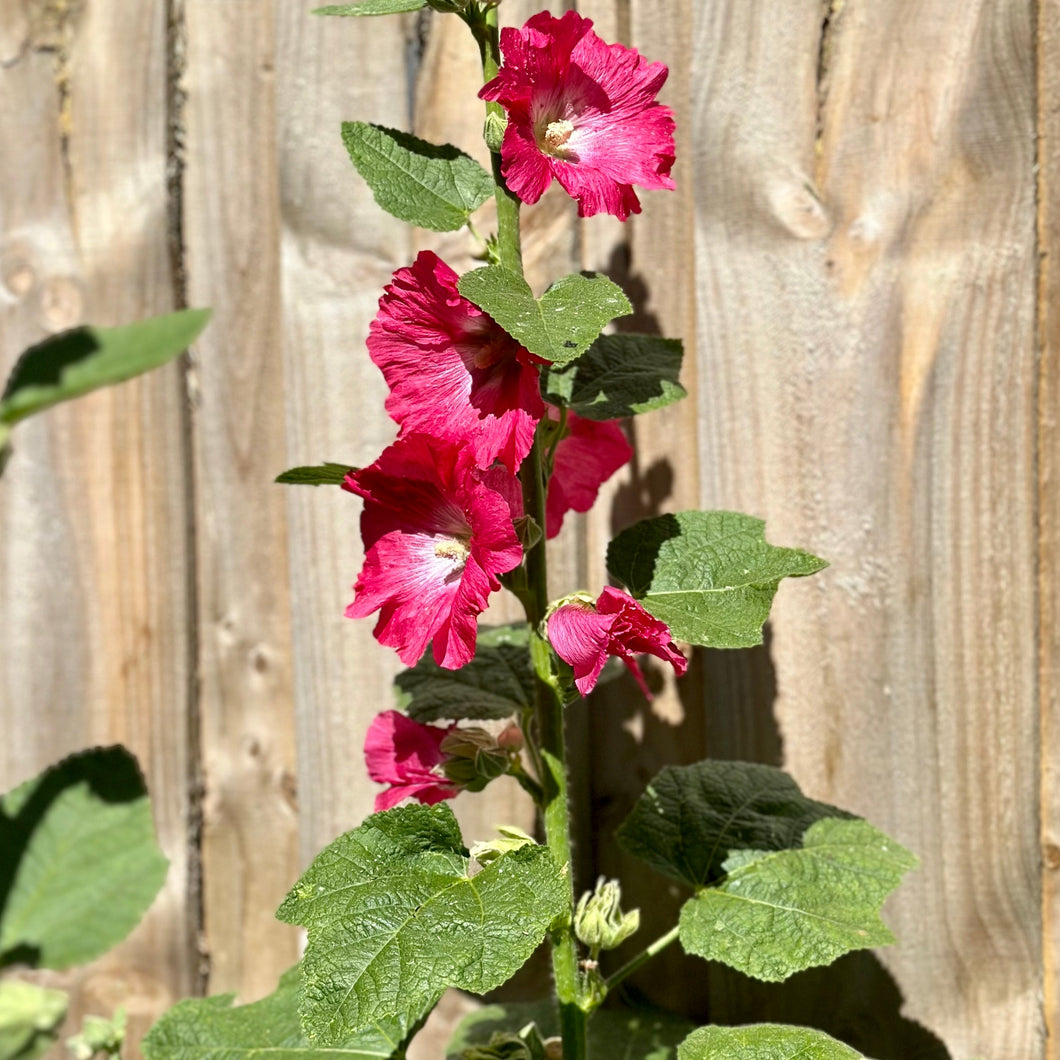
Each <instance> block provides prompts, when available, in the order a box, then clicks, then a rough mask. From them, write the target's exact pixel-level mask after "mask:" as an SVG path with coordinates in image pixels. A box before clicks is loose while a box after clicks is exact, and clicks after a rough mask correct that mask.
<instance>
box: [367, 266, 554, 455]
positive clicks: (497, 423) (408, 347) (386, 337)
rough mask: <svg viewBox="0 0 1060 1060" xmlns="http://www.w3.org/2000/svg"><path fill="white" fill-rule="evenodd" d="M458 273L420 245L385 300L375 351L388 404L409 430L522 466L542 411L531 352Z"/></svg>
mask: <svg viewBox="0 0 1060 1060" xmlns="http://www.w3.org/2000/svg"><path fill="white" fill-rule="evenodd" d="M457 279H458V277H457V274H456V273H455V272H453V270H452V269H451V268H450V267H449V266H448V265H446V264H445V262H444V261H442V260H441V259H440V258H439V257H438V256H437V255H435V254H432V253H431V252H430V251H426V250H425V251H422V252H421V253H420V254H419V255H418V256H417V258H416V260H415V262H414V263H413V264H412V265H411V266H409V267H407V268H403V269H398V271H397V272H395V273H394V277H393V279H392V281H391V282H390V284H389V285H388V286H387V287H386V288H385V290H384V292H383V296H382V298H380V300H379V313H378V315H377V316H376V318H375V320H373V321H372V324H371V328H370V329H369V333H368V352H369V354H370V355H371V358H372V360H373V361H374V362H375V364H376V365H377V366H378V367H379V368H380V370H381V371H382V373H383V376H384V378H385V379H386V382H387V385H388V386H389V387H390V396H389V397H388V398H387V401H386V409H387V412H389V413H390V415H391V417H392V418H393V419H394V420H395V421H396V422H397V423H399V424H400V425H401V428H402V430H403V431H416V432H423V433H426V434H431V435H433V436H434V437H436V438H447V439H451V440H453V441H459V442H463V443H465V444H466V445H468V446H469V447H470V448H471V450H472V452H473V455H474V459H475V462H476V463H477V464H478V466H479V467H483V468H485V467H489V465H490V464H492V463H493V461H494V460H500V461H501V462H502V463H503V464H504V465H505V467H507V468H508V470H509V471H511V472H513V473H514V472H515V471H516V470H517V469H518V467H519V463H520V462H521V461H522V459H523V457H525V456H526V454H527V453H528V452H529V450H530V446H531V445H532V444H533V440H534V428H535V427H536V426H537V422H538V420H540V419H541V417H542V415H544V403H543V402H542V400H541V395H540V393H539V389H538V372H537V367H536V365H538V364H543V363H544V362H543V361H542V360H541V359H540V358H538V357H535V356H534V355H533V354H531V353H529V352H528V351H527V350H525V349H524V348H523V347H522V346H520V345H519V343H518V342H516V341H515V339H513V338H511V337H510V336H509V335H508V333H507V332H505V331H503V330H501V328H500V327H499V326H498V325H497V324H496V323H494V321H493V319H492V318H491V317H489V316H488V315H487V314H485V313H483V312H482V310H481V309H479V308H477V307H476V306H475V305H473V304H472V303H471V302H469V301H468V300H467V299H466V298H464V297H462V296H461V295H460V294H459V293H458V291H457V289H456V283H457Z"/></svg>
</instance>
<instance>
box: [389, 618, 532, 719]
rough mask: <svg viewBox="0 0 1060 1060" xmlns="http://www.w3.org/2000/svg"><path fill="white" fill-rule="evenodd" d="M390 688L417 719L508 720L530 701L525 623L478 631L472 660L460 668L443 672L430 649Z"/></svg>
mask: <svg viewBox="0 0 1060 1060" xmlns="http://www.w3.org/2000/svg"><path fill="white" fill-rule="evenodd" d="M394 687H395V689H396V691H397V696H398V705H399V706H400V707H401V708H402V709H403V710H404V711H405V712H406V713H407V714H408V715H409V717H410V718H412V719H414V720H415V721H437V720H438V719H439V718H444V719H448V720H451V721H459V720H461V719H463V718H476V719H480V720H481V719H496V720H499V719H501V718H508V717H511V716H512V715H513V714H517V713H519V712H520V711H522V710H524V709H526V708H527V707H530V706H532V705H533V702H534V673H533V670H532V669H531V667H530V628H529V626H527V624H526V623H525V622H516V623H513V624H511V625H508V626H493V627H490V626H482V627H480V628H479V631H478V641H477V644H476V647H475V657H474V658H473V659H472V660H471V662H469V663H468V664H467V665H466V666H462V667H461V668H460V669H459V670H446V669H443V668H442V667H441V666H439V665H438V664H437V663H436V662H435V661H434V655H433V653H432V652H431V650H430V649H429V648H428V650H427V651H426V652H425V653H424V655H423V658H422V659H420V661H419V662H418V663H416V665H415V666H414V667H412V669H411V670H404V671H402V672H401V673H399V674H398V675H397V677H396V678H394Z"/></svg>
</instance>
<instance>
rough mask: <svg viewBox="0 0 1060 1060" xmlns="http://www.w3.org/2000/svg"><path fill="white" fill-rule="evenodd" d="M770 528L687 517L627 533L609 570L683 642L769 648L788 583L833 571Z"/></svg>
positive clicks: (722, 516)
mask: <svg viewBox="0 0 1060 1060" xmlns="http://www.w3.org/2000/svg"><path fill="white" fill-rule="evenodd" d="M764 528H765V523H764V522H763V521H762V520H761V519H756V518H754V517H753V516H750V515H741V514H740V513H739V512H697V511H691V512H679V513H678V514H676V515H661V516H659V517H658V518H655V519H645V520H643V521H641V522H639V523H635V524H634V525H633V526H631V527H629V529H627V530H623V531H622V533H620V534H619V535H618V536H617V537H616V538H614V540H613V541H612V542H611V543H610V545H608V548H607V569H608V570H609V571H610V572H611V574H613V575H614V576H615V577H616V578H618V579H619V580H620V581H621V582H623V583H624V584H625V585H626V586H627V588H628V589H629V591H630V592H631V593H632V594H633V596H635V597H636V598H637V599H638V600H640V602H641V603H642V604H643V605H644V607H645V608H647V610H648V611H650V612H651V613H652V614H653V615H654V616H655V617H656V618H658V619H660V620H661V621H663V622H665V623H666V624H667V625H668V626H669V627H670V632H671V633H672V634H673V637H674V639H675V640H685V641H688V642H690V643H692V644H701V645H703V646H705V647H708V648H749V647H752V646H753V645H755V644H761V643H762V625H763V623H764V622H765V621H766V619H767V618H768V617H769V608H770V606H771V604H772V603H773V597H774V595H775V594H776V591H777V586H778V584H779V583H780V580H781V579H782V578H792V577H803V576H805V575H807V574H814V573H816V572H817V571H819V570H822V569H823V568H824V567H826V566H827V564H826V563H825V561H824V560H821V559H818V558H817V557H816V556H812V555H810V553H809V552H803V551H801V550H800V549H794V548H777V547H776V546H774V545H770V544H768V543H767V542H766V539H765V537H764V535H763V530H764Z"/></svg>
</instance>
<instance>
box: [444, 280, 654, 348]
mask: <svg viewBox="0 0 1060 1060" xmlns="http://www.w3.org/2000/svg"><path fill="white" fill-rule="evenodd" d="M458 286H459V290H460V293H461V294H462V295H463V296H464V297H465V298H467V299H469V300H470V301H472V302H474V303H475V305H477V306H478V307H479V309H482V310H483V311H485V312H486V313H489V315H490V316H491V317H493V319H494V320H495V321H496V322H497V323H498V324H500V326H501V327H502V328H504V330H505V331H507V332H508V334H509V335H511V336H512V338H513V339H515V340H516V341H517V342H519V343H521V344H522V345H523V346H525V347H526V349H528V350H529V351H530V352H531V353H535V354H537V356H538V357H543V358H544V359H545V360H546V361H551V362H553V363H554V364H566V363H567V362H568V361H573V360H575V359H576V358H578V357H580V356H581V355H582V354H583V353H585V351H586V350H587V349H588V348H589V347H590V346H591V345H592V344H593V342H594V341H595V340H596V339H597V337H598V336H599V335H600V332H601V331H602V330H603V328H604V326H605V325H606V324H609V323H610V322H611V321H612V320H614V319H615V318H616V317H624V316H626V315H628V314H629V313H632V312H633V307H632V306H631V305H630V304H629V299H628V298H627V297H626V296H625V294H624V293H623V292H622V288H621V287H619V286H618V285H617V284H614V283H612V282H611V281H610V280H609V279H608V278H607V277H606V276H604V275H602V274H600V273H593V274H591V275H588V276H584V275H582V274H580V273H574V274H572V275H570V276H564V277H563V278H562V279H559V280H557V281H556V282H555V283H554V284H552V286H551V287H549V289H548V290H547V291H545V293H544V294H543V295H542V296H541V298H540V299H537V298H535V297H534V293H533V291H532V290H531V289H530V285H529V284H528V283H527V282H526V280H524V279H523V278H522V276H519V275H518V274H517V273H514V272H512V271H511V269H507V268H505V267H504V266H503V265H487V266H486V267H485V268H482V269H475V270H474V272H468V273H465V274H464V275H463V276H461V277H460V282H459V285H458Z"/></svg>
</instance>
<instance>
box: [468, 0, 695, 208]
mask: <svg viewBox="0 0 1060 1060" xmlns="http://www.w3.org/2000/svg"><path fill="white" fill-rule="evenodd" d="M592 25H593V24H592V21H591V20H590V19H587V18H583V17H582V16H581V15H579V14H578V13H577V12H575V11H567V12H566V13H565V14H564V15H563V17H562V18H556V17H555V16H553V15H550V14H549V13H548V12H547V11H542V12H541V13H540V14H537V15H534V17H533V18H531V19H530V20H529V21H528V22H527V23H526V25H525V26H523V28H522V29H512V28H508V29H504V30H502V31H501V39H500V47H501V56H502V58H503V65H502V66H501V69H500V72H499V73H498V74H497V76H496V77H495V78H494V79H493V80H492V81H490V82H489V84H487V85H486V86H485V87H484V88H483V89H482V90H481V92H479V95H480V96H481V97H482V98H483V99H487V100H494V101H496V102H498V103H500V104H501V105H502V106H503V107H504V108H505V110H506V111H507V112H508V126H507V128H506V130H505V133H504V140H503V142H502V144H501V172H502V173H503V174H504V178H505V180H506V181H507V182H508V187H509V188H510V189H511V191H512V192H513V193H514V194H515V195H517V196H518V197H519V198H520V199H522V200H523V202H537V200H538V199H540V198H541V196H542V194H544V191H545V189H546V188H547V187H548V186H549V184H551V183H552V179H553V177H555V179H556V180H558V181H559V182H560V184H561V185H562V186H563V188H564V190H565V191H566V192H567V193H568V194H569V195H571V196H572V197H573V198H575V199H577V200H578V214H579V216H581V217H590V216H592V215H593V214H595V213H610V214H614V215H615V216H616V217H618V218H620V219H621V220H623V221H624V220H626V218H627V217H629V215H630V214H631V213H640V201H639V200H638V199H637V196H636V193H635V192H634V191H633V185H634V184H639V185H640V186H641V187H643V188H673V187H674V182H673V180H671V179H670V167H671V166H672V165H673V163H674V120H673V112H672V111H671V110H670V108H669V107H665V106H663V105H662V104H661V103H657V102H656V101H655V96H656V95H657V94H658V92H659V89H660V88H662V85H663V82H664V81H665V80H666V76H667V74H668V72H669V71H668V70H667V68H666V66H665V65H664V64H663V63H649V62H648V61H647V60H646V59H644V58H643V57H642V56H641V55H640V54H639V53H638V52H637V51H636V49H634V48H626V47H624V46H623V45H621V44H606V43H605V42H604V41H602V40H601V39H600V38H599V37H598V36H597V35H596V34H595V33H594V32H593V31H592Z"/></svg>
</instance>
